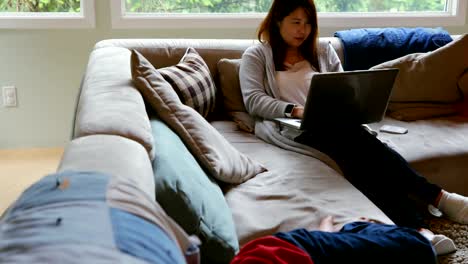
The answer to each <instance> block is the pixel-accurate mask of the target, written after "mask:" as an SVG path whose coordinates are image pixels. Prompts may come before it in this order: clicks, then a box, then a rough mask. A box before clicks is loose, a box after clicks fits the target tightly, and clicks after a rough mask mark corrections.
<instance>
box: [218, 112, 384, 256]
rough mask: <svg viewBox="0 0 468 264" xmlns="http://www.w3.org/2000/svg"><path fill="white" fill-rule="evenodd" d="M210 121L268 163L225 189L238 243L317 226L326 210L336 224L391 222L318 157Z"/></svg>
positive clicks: (231, 124) (245, 150)
mask: <svg viewBox="0 0 468 264" xmlns="http://www.w3.org/2000/svg"><path fill="white" fill-rule="evenodd" d="M211 124H212V125H213V126H214V127H215V128H216V129H217V130H218V131H220V133H221V134H222V135H223V136H225V137H226V139H227V140H228V141H229V142H231V144H233V145H234V146H235V147H236V148H237V149H239V151H242V152H243V153H246V154H249V155H252V156H254V157H256V158H257V159H259V161H261V162H262V163H264V164H265V165H266V166H267V167H268V172H265V173H262V174H259V175H258V176H257V177H255V178H253V179H251V180H249V181H247V182H245V183H243V184H239V185H235V186H232V185H231V186H227V188H225V189H224V193H225V198H226V201H227V203H228V205H229V207H230V208H231V211H232V215H233V218H234V223H235V225H236V231H237V236H238V237H239V244H240V246H241V247H242V246H243V245H245V243H247V242H249V241H251V240H252V239H255V238H258V237H261V236H265V235H272V234H274V233H276V232H283V231H290V230H293V229H296V228H301V227H302V228H307V229H311V230H314V229H317V228H318V225H319V223H320V220H321V219H322V218H323V217H325V216H326V215H330V214H332V215H334V216H335V220H336V222H337V223H340V224H343V223H345V222H349V221H353V220H356V219H357V218H358V217H360V216H363V215H365V216H366V217H369V218H373V219H377V220H380V221H382V222H384V223H392V221H391V220H390V219H388V217H387V216H385V214H384V213H383V212H382V211H380V210H379V209H378V208H377V207H376V206H375V205H374V204H373V203H372V202H371V201H369V199H367V198H366V197H365V196H364V194H362V193H361V192H360V191H359V190H357V189H356V188H355V187H354V186H353V185H352V184H351V183H350V182H349V181H347V180H346V179H345V178H344V177H343V176H342V175H340V174H339V173H338V172H337V171H336V170H334V169H333V168H331V167H330V166H328V165H327V164H325V163H323V162H322V161H320V160H318V159H316V158H314V157H311V156H307V155H303V154H300V153H296V152H293V151H288V150H285V149H282V148H280V147H277V146H274V145H272V144H268V143H266V142H265V141H263V140H261V139H259V138H257V137H256V136H255V135H253V134H250V133H246V132H243V131H239V130H238V129H237V127H236V124H235V123H234V122H232V121H213V122H212V123H211ZM376 176H378V173H377V174H376Z"/></svg>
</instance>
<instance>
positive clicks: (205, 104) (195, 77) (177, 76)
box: [159, 48, 216, 118]
mask: <svg viewBox="0 0 468 264" xmlns="http://www.w3.org/2000/svg"><path fill="white" fill-rule="evenodd" d="M159 72H160V73H161V75H162V76H163V77H164V79H165V80H166V81H168V82H169V83H170V84H171V86H172V88H174V90H175V91H176V92H177V95H178V96H179V98H180V100H181V101H182V103H184V104H185V105H188V106H190V107H192V108H193V109H195V110H196V111H197V112H198V113H200V114H201V115H202V116H203V117H205V118H206V117H207V116H208V114H210V113H211V112H212V111H213V109H214V107H215V101H216V98H215V93H216V87H215V84H214V82H213V79H212V77H211V73H210V69H209V68H208V65H206V63H205V61H204V60H203V58H202V57H201V56H200V54H198V52H197V51H196V50H195V49H194V48H188V49H187V51H186V52H185V55H184V56H183V57H182V59H180V61H179V63H178V64H177V65H174V66H169V67H165V68H161V69H159Z"/></svg>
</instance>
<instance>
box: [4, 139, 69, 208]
mask: <svg viewBox="0 0 468 264" xmlns="http://www.w3.org/2000/svg"><path fill="white" fill-rule="evenodd" d="M62 153H63V148H36V149H0V183H1V184H0V215H1V214H2V213H3V212H4V211H5V210H6V209H7V208H8V206H9V205H10V204H11V203H13V202H14V201H15V200H16V199H17V198H18V197H19V196H20V195H21V193H22V192H23V190H24V189H26V188H27V187H29V186H30V185H31V184H33V183H34V182H36V181H37V180H39V179H40V178H42V177H44V176H45V175H47V174H49V173H53V172H55V171H56V170H57V166H58V164H59V162H60V157H61V156H62Z"/></svg>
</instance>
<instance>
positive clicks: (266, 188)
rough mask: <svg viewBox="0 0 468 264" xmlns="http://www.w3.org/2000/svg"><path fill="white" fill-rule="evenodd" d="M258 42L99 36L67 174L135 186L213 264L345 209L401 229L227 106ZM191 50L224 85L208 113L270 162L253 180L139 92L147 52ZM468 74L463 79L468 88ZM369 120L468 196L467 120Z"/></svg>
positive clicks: (337, 44) (66, 158)
mask: <svg viewBox="0 0 468 264" xmlns="http://www.w3.org/2000/svg"><path fill="white" fill-rule="evenodd" d="M254 43H256V41H254V40H240V39H109V40H103V41H100V42H98V43H97V44H96V45H95V46H94V48H93V50H92V52H91V54H90V57H89V62H88V65H87V68H86V72H85V75H84V76H83V80H82V83H81V88H80V92H79V97H78V99H77V106H76V113H75V120H74V131H73V135H72V140H71V142H70V143H69V144H68V145H67V147H66V149H65V152H64V155H63V157H62V160H61V163H60V166H59V168H58V170H57V172H58V173H64V172H67V171H97V172H103V173H106V174H108V175H111V176H112V175H114V177H124V178H125V179H127V180H128V181H130V182H132V184H133V185H134V186H136V187H137V188H139V189H140V190H142V192H144V193H145V194H146V195H147V196H148V197H151V198H152V199H154V202H155V203H156V204H158V205H160V206H161V208H163V210H164V211H165V213H167V215H168V216H170V217H171V218H172V219H173V220H175V222H176V223H177V224H178V225H179V226H180V227H182V228H183V229H184V231H185V232H186V233H187V234H188V235H196V236H197V237H198V238H199V239H200V240H201V245H200V250H201V260H202V263H228V262H229V260H230V259H232V257H233V256H234V254H235V253H236V252H237V251H238V250H239V248H240V247H242V246H243V245H244V244H246V243H247V242H248V241H250V240H252V239H255V238H258V237H260V236H264V235H269V234H273V233H275V232H279V231H288V230H292V229H295V228H307V229H311V230H313V229H317V228H318V224H319V222H320V220H321V219H322V218H323V217H324V216H326V215H334V216H335V220H336V225H338V226H339V225H343V224H345V223H347V222H350V221H353V220H356V219H357V218H358V217H361V216H366V217H369V218H373V219H377V220H380V221H382V222H384V223H389V224H391V223H392V221H391V220H390V219H389V218H388V217H387V216H386V215H385V214H384V213H383V212H382V211H381V210H380V209H379V208H377V207H376V206H375V205H374V204H373V203H372V202H371V201H370V200H369V199H368V198H367V197H366V196H364V195H363V194H362V193H361V192H360V191H359V190H357V189H356V188H355V187H354V186H353V185H352V184H351V183H350V182H348V181H347V180H346V179H345V178H344V177H343V176H342V175H341V173H340V171H339V170H337V169H336V166H333V163H332V162H330V161H328V160H327V159H326V157H325V158H323V159H322V158H317V157H314V156H310V155H305V154H303V153H302V154H301V153H297V152H293V151H290V150H287V149H284V148H281V147H278V146H274V145H271V144H268V143H266V142H264V141H263V140H261V139H259V138H258V137H256V136H255V134H254V133H253V132H252V130H253V129H254V128H253V127H252V126H251V125H252V124H250V126H249V125H248V123H249V120H242V118H240V117H239V116H241V117H242V116H243V117H245V115H236V114H235V113H237V114H239V112H240V113H241V114H242V112H243V111H245V109H232V107H231V108H230V109H227V108H229V107H227V106H226V104H231V105H232V104H235V103H236V102H232V100H239V99H235V98H239V94H240V91H239V90H238V89H239V88H238V87H239V84H238V79H236V74H237V72H236V69H238V68H236V65H237V67H238V64H236V63H239V61H238V59H239V58H241V56H242V54H243V51H244V50H245V49H246V48H247V47H249V46H251V45H253V44H254ZM320 43H322V44H323V43H325V44H327V45H328V44H331V45H332V47H333V48H334V49H335V50H336V52H337V54H338V55H339V57H340V59H341V60H344V52H343V44H342V43H341V41H340V39H339V38H336V37H321V38H320ZM189 47H191V48H193V49H195V50H196V51H197V53H198V54H199V55H200V56H201V57H202V58H203V60H204V62H205V63H206V65H207V67H208V68H209V72H210V74H211V77H212V79H213V82H214V84H215V87H216V102H215V105H214V107H213V110H212V111H211V113H212V114H211V115H209V116H208V117H207V118H205V119H206V120H207V121H208V122H209V124H210V125H211V127H212V128H214V129H215V130H216V133H219V134H220V135H221V136H222V137H223V138H224V139H225V140H226V141H227V142H228V143H229V144H230V145H231V146H232V147H234V149H235V150H236V151H238V152H239V153H240V154H241V155H243V156H245V157H248V158H249V159H250V161H252V162H256V164H260V166H261V167H262V168H263V169H262V170H261V171H258V173H257V174H255V175H253V176H250V177H249V178H248V179H244V180H242V181H240V182H227V181H223V180H219V179H218V178H216V177H215V176H214V175H213V173H212V170H210V169H209V168H207V167H206V166H205V164H204V163H201V162H200V160H199V159H198V158H196V157H195V156H196V155H194V154H193V150H192V149H191V148H190V146H187V144H186V142H187V141H186V140H185V138H184V137H183V136H182V135H181V134H180V133H179V131H178V130H177V129H175V128H174V127H172V126H170V125H169V124H167V122H165V120H164V118H162V116H161V114H160V113H159V112H158V111H155V105H153V104H151V103H149V102H148V100H149V98H148V95H145V94H144V93H142V91H141V89H140V87H137V86H138V85H137V83H136V82H135V73H134V72H132V67H134V66H132V63H133V57H132V56H134V55H135V53H136V52H137V53H139V54H140V55H141V56H142V57H144V58H146V59H147V61H148V62H149V63H151V64H152V65H153V66H154V68H155V69H161V68H165V67H170V66H173V65H177V64H178V63H179V61H180V60H181V57H182V56H184V54H185V53H186V51H187V49H188V48H189ZM226 60H228V61H229V62H233V64H232V65H228V66H229V67H227V68H228V70H227V71H226V70H224V71H221V70H220V65H221V64H220V62H225V61H226ZM467 61H468V60H467ZM240 63H241V62H240ZM231 66H232V67H231ZM466 76H467V74H465V75H463V77H460V78H459V79H460V80H459V83H462V84H464V83H466V79H467V77H466ZM224 86H229V88H226V87H224ZM236 87H237V88H236ZM236 89H237V91H236ZM229 93H231V94H229ZM230 100H231V101H230ZM237 103H238V104H240V105H242V102H237ZM156 107H157V106H156ZM247 119H248V118H247ZM246 124H247V125H246ZM383 124H392V125H398V126H403V127H406V128H408V131H409V132H408V133H407V134H403V135H396V134H386V133H381V132H379V131H378V130H379V127H381V126H382V125H383ZM369 126H370V127H371V128H372V129H374V130H375V131H377V132H378V135H377V136H378V137H379V138H380V139H381V140H383V141H384V142H385V143H387V144H388V145H389V146H391V147H393V148H395V149H396V150H398V151H399V152H400V153H401V154H402V155H403V157H404V158H405V159H407V160H408V161H409V162H410V163H411V164H412V165H413V166H414V168H415V169H416V170H417V171H419V172H420V173H422V174H423V175H425V176H426V177H427V178H428V179H429V180H431V181H433V182H435V183H437V184H440V185H441V186H442V187H444V188H445V189H446V190H448V191H453V192H457V193H460V194H464V195H468V178H467V175H468V165H467V164H468V137H467V136H466V135H468V118H467V116H465V115H462V114H451V115H443V116H438V117H432V118H425V119H420V120H415V121H404V120H398V119H395V118H394V117H391V116H386V117H385V118H384V119H383V120H382V121H381V122H379V123H375V124H369ZM344 133H345V131H344ZM228 155H229V154H228ZM119 175H121V176H119ZM376 177H378V172H376ZM133 202H135V203H138V201H133Z"/></svg>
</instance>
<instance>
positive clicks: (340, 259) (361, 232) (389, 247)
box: [275, 222, 436, 264]
mask: <svg viewBox="0 0 468 264" xmlns="http://www.w3.org/2000/svg"><path fill="white" fill-rule="evenodd" d="M275 236H277V237H278V238H280V239H284V240H285V241H288V242H289V243H292V244H294V245H296V246H298V247H300V248H302V249H303V250H304V251H306V252H308V253H309V254H310V256H311V258H312V260H313V261H314V263H361V264H367V263H369V264H370V263H384V264H395V263H436V257H435V253H434V251H433V249H432V246H431V243H430V242H429V240H427V239H426V238H425V237H424V236H422V235H421V234H420V233H419V232H418V231H416V230H415V229H410V228H402V227H397V226H393V225H383V224H374V223H366V222H354V223H351V224H347V225H345V226H344V227H343V228H342V231H341V232H335V233H333V232H322V231H307V230H305V229H297V230H293V231H291V232H286V233H277V234H276V235H275Z"/></svg>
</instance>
